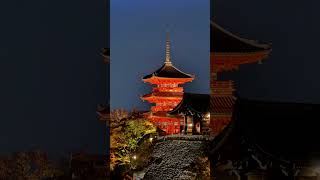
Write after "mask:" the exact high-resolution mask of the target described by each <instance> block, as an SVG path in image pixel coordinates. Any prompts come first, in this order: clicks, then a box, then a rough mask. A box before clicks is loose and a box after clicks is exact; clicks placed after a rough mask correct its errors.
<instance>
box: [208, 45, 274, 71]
mask: <svg viewBox="0 0 320 180" xmlns="http://www.w3.org/2000/svg"><path fill="white" fill-rule="evenodd" d="M270 52H271V50H265V51H258V52H247V53H245V52H243V53H241V52H240V53H217V52H211V54H210V60H211V70H212V71H213V72H221V71H231V70H237V69H238V68H239V65H241V64H249V63H255V62H258V61H261V60H263V59H266V58H267V57H268V56H269V54H270Z"/></svg>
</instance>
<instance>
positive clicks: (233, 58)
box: [210, 22, 271, 134]
mask: <svg viewBox="0 0 320 180" xmlns="http://www.w3.org/2000/svg"><path fill="white" fill-rule="evenodd" d="M210 35H211V37H210V73H211V74H210V89H211V100H210V101H211V102H210V104H211V108H210V109H211V112H210V127H211V129H212V131H213V133H214V134H219V133H220V132H221V131H222V130H223V129H224V128H225V127H226V125H227V124H229V122H230V121H231V117H232V113H233V109H234V104H235V100H236V97H235V95H234V93H235V90H236V89H235V87H234V82H233V81H231V80H228V81H221V80H218V76H217V75H218V73H221V72H226V71H234V70H238V68H239V66H240V65H242V64H248V63H254V62H260V61H261V60H263V59H265V58H267V57H268V55H269V53H270V52H271V45H270V44H265V43H259V42H257V41H253V40H248V39H244V38H241V37H238V36H236V35H234V34H232V33H230V32H229V31H227V30H225V29H223V28H222V27H220V26H218V25H217V24H216V23H214V22H211V24H210Z"/></svg>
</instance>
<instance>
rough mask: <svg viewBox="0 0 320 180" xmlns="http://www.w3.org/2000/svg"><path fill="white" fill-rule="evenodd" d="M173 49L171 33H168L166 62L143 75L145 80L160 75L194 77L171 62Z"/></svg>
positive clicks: (164, 76) (160, 76)
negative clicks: (171, 48) (171, 46)
mask: <svg viewBox="0 0 320 180" xmlns="http://www.w3.org/2000/svg"><path fill="white" fill-rule="evenodd" d="M170 53H171V50H170V39H169V33H167V40H166V57H165V62H164V64H163V65H162V66H161V67H160V68H159V69H158V70H156V71H155V72H153V73H151V74H149V75H146V76H144V77H143V80H145V79H149V78H153V77H159V78H178V79H179V78H188V79H189V78H192V79H193V78H194V76H193V75H190V74H187V73H184V72H182V71H181V70H179V69H178V68H176V67H175V66H173V64H172V62H171V54H170Z"/></svg>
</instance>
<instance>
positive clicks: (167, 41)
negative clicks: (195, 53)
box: [164, 30, 171, 64]
mask: <svg viewBox="0 0 320 180" xmlns="http://www.w3.org/2000/svg"><path fill="white" fill-rule="evenodd" d="M164 63H166V64H171V55H170V36H169V31H168V30H167V39H166V60H165V62H164Z"/></svg>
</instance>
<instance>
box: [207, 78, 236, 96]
mask: <svg viewBox="0 0 320 180" xmlns="http://www.w3.org/2000/svg"><path fill="white" fill-rule="evenodd" d="M211 91H212V93H213V94H227V95H231V94H233V92H234V91H235V88H234V82H233V81H211Z"/></svg>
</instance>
